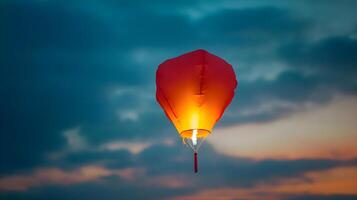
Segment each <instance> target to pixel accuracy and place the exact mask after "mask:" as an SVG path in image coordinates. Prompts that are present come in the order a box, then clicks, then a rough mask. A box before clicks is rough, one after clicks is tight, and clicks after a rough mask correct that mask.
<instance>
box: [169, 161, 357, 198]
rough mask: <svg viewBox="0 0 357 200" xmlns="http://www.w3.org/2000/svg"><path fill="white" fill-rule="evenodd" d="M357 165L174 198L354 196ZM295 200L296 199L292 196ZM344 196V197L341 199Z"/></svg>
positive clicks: (356, 193)
mask: <svg viewBox="0 0 357 200" xmlns="http://www.w3.org/2000/svg"><path fill="white" fill-rule="evenodd" d="M356 172H357V168H356V167H347V168H344V167H341V168H333V169H329V170H324V171H317V172H309V173H306V174H304V175H303V176H301V177H299V178H288V179H282V180H279V181H278V182H275V183H273V184H271V183H269V184H266V183H259V184H257V185H256V186H254V187H251V188H229V187H228V188H217V189H210V190H203V191H200V192H198V193H196V194H193V195H187V196H181V197H180V196H179V197H174V198H172V199H176V200H178V199H187V200H189V199H212V200H214V199H237V197H238V198H239V199H252V200H253V199H261V197H262V195H264V198H265V199H269V200H278V199H290V198H289V197H292V196H293V197H294V196H299V195H301V194H304V195H305V197H306V196H308V195H311V196H312V195H321V196H325V197H327V198H328V197H329V196H333V195H341V197H343V195H346V196H348V195H351V196H354V197H356V196H357V191H356V189H355V188H356V185H357V181H356V174H357V173H356ZM292 199H295V197H294V198H292ZM341 199H344V198H341Z"/></svg>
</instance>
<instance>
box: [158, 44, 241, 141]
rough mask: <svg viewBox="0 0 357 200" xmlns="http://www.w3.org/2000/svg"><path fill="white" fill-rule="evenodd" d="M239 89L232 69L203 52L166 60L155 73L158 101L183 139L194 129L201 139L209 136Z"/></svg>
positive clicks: (199, 51) (194, 52) (222, 61)
mask: <svg viewBox="0 0 357 200" xmlns="http://www.w3.org/2000/svg"><path fill="white" fill-rule="evenodd" d="M236 86H237V80H236V76H235V73H234V70H233V68H232V66H231V65H230V64H228V63H227V62H226V61H224V60H223V59H221V58H219V57H217V56H215V55H213V54H211V53H209V52H207V51H205V50H201V49H200V50H196V51H193V52H189V53H186V54H184V55H181V56H179V57H176V58H172V59H169V60H166V61H165V62H163V63H162V64H160V65H159V68H158V70H157V72H156V99H157V101H158V102H159V104H160V105H161V107H162V108H163V110H164V111H165V114H166V116H167V117H168V118H169V119H170V120H171V121H172V123H173V124H174V126H175V127H176V129H177V131H178V132H179V134H180V135H181V137H184V138H190V137H191V136H192V132H193V130H197V137H198V138H202V137H206V136H207V135H208V134H209V133H210V132H211V131H212V128H213V127H214V125H215V123H216V122H217V121H218V120H219V119H220V117H221V116H222V114H223V112H224V110H225V108H226V107H227V106H228V105H229V103H230V102H231V100H232V98H233V96H234V90H235V88H236Z"/></svg>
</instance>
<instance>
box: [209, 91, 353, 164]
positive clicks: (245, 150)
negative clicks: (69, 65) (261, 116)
mask: <svg viewBox="0 0 357 200" xmlns="http://www.w3.org/2000/svg"><path fill="white" fill-rule="evenodd" d="M294 109H296V108H294ZM356 109H357V98H356V97H355V96H344V97H338V98H334V100H332V101H331V102H329V103H327V104H326V105H320V104H309V105H306V107H305V108H303V109H301V108H297V110H296V112H295V113H294V114H291V115H290V116H286V117H284V118H281V119H277V120H275V121H271V122H262V123H248V124H240V125H239V124H238V125H234V126H230V127H219V128H217V129H215V130H214V132H213V134H212V135H210V136H209V137H208V141H209V143H210V144H212V145H213V147H214V148H215V149H216V150H217V151H219V152H221V153H224V154H227V155H231V156H236V157H242V156H243V157H249V158H255V159H267V158H285V159H298V158H311V159H316V158H326V159H351V158H356V157H357V148H356V145H357V143H356V141H357V135H356V130H357V127H356V124H357V123H356V122H357V121H356V117H355V115H356V112H357V110H356Z"/></svg>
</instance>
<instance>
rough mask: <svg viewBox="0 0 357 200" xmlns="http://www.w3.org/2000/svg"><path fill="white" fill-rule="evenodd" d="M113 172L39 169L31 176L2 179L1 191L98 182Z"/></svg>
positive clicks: (80, 169) (90, 169) (81, 169)
mask: <svg viewBox="0 0 357 200" xmlns="http://www.w3.org/2000/svg"><path fill="white" fill-rule="evenodd" d="M111 174H112V172H111V171H109V170H107V169H105V168H102V167H100V166H85V167H81V168H79V169H77V170H74V171H69V172H66V171H63V170H61V169H57V168H45V169H38V170H36V171H35V172H33V174H30V175H24V176H21V175H16V176H9V177H5V178H1V179H0V190H8V191H24V190H27V189H29V188H30V187H39V186H42V185H48V184H55V185H57V184H58V185H68V184H75V183H81V182H87V181H92V180H96V179H98V178H101V177H105V176H109V175H111Z"/></svg>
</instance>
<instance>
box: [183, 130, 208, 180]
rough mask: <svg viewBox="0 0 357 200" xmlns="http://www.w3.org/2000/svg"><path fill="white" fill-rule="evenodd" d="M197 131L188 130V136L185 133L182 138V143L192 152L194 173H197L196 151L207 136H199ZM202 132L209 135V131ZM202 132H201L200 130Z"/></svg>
mask: <svg viewBox="0 0 357 200" xmlns="http://www.w3.org/2000/svg"><path fill="white" fill-rule="evenodd" d="M199 130H200V129H192V130H190V132H191V133H190V134H187V131H184V132H186V133H185V134H184V136H183V135H182V134H181V136H182V140H183V143H184V144H186V145H187V146H189V147H190V148H191V149H192V150H193V162H194V172H195V173H197V172H198V150H199V148H200V147H201V145H202V144H203V142H204V140H205V139H206V136H207V135H204V136H203V135H202V134H201V135H199ZM205 131H206V130H203V132H204V133H207V132H208V133H209V131H206V132H205ZM201 132H202V130H201Z"/></svg>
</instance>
